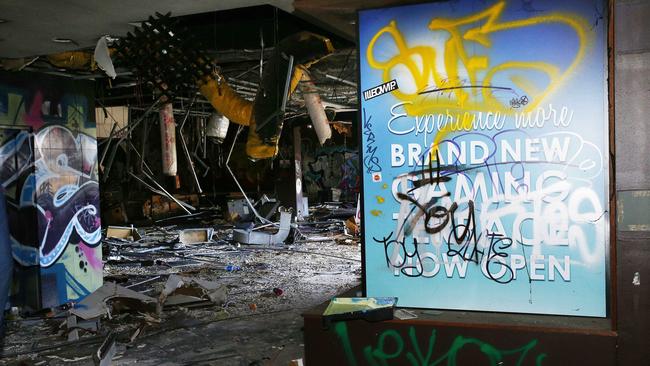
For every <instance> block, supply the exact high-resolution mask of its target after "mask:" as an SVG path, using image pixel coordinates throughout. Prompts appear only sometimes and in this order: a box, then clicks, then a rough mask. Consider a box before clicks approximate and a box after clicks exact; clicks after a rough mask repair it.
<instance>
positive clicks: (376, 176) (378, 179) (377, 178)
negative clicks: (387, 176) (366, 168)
mask: <svg viewBox="0 0 650 366" xmlns="http://www.w3.org/2000/svg"><path fill="white" fill-rule="evenodd" d="M372 181H373V182H375V183H379V182H381V173H379V172H377V173H372Z"/></svg>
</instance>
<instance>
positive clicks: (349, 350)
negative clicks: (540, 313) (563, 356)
mask: <svg viewBox="0 0 650 366" xmlns="http://www.w3.org/2000/svg"><path fill="white" fill-rule="evenodd" d="M334 332H335V333H336V336H337V339H338V341H339V344H340V346H341V348H342V349H343V353H344V354H345V358H346V360H347V364H348V365H349V366H359V365H389V364H391V365H411V366H461V365H469V364H471V365H486V366H487V365H490V366H497V365H513V366H523V365H534V366H542V365H543V361H544V359H545V358H546V354H545V353H540V352H539V347H538V341H537V340H535V339H533V340H530V341H528V342H522V345H521V346H520V347H518V348H514V349H501V348H499V347H497V346H495V345H494V344H492V343H490V342H487V341H484V340H481V339H478V338H473V337H465V336H462V335H457V336H455V337H454V338H453V340H452V342H451V345H449V346H448V347H446V348H443V347H441V346H439V345H437V343H438V337H437V332H436V330H435V329H433V330H431V332H430V333H429V334H427V337H426V338H421V337H418V335H417V333H416V330H415V327H413V326H410V327H408V331H406V332H403V331H400V330H395V329H386V330H384V331H382V332H380V333H379V334H377V335H376V337H375V339H371V340H369V342H368V343H365V344H353V342H352V338H351V337H350V333H349V331H348V326H347V323H346V322H338V323H336V324H335V325H334ZM358 338H360V337H357V339H358ZM358 350H361V352H359V351H358ZM477 351H478V352H477ZM360 355H363V356H362V357H359V356H360ZM470 360H471V361H470Z"/></svg>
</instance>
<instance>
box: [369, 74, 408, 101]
mask: <svg viewBox="0 0 650 366" xmlns="http://www.w3.org/2000/svg"><path fill="white" fill-rule="evenodd" d="M397 89H399V87H398V86H397V80H395V79H393V80H391V81H389V82H387V83H383V84H381V85H379V86H376V87H374V88H370V89H368V90H366V91H364V92H363V99H365V100H370V99H372V98H375V97H378V96H380V95H382V94H386V93H390V92H392V91H393V90H397Z"/></svg>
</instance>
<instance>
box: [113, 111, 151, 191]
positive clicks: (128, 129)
mask: <svg viewBox="0 0 650 366" xmlns="http://www.w3.org/2000/svg"><path fill="white" fill-rule="evenodd" d="M157 105H158V101H155V102H153V104H151V106H150V107H149V108H148V109H147V111H146V112H144V114H142V116H140V118H138V120H137V121H135V122H133V123H129V124H128V125H127V126H126V127H124V128H122V129H120V131H122V130H124V129H127V131H126V133H125V134H124V136H122V137H120V139H119V140H118V141H117V143H115V146H114V147H113V150H112V151H111V157H110V158H109V163H108V165H107V166H106V168H105V169H104V177H103V179H102V180H103V181H104V182H106V181H107V180H108V174H109V173H110V170H111V166H113V160H114V159H115V155H116V154H117V148H118V146H120V144H121V143H122V141H124V140H125V139H126V136H128V135H129V134H130V133H131V131H133V129H135V128H136V127H137V126H138V125H139V124H140V122H142V120H144V119H145V117H146V116H147V113H149V112H150V111H151V110H153V109H154V108H155V107H156V106H157ZM120 131H118V132H120Z"/></svg>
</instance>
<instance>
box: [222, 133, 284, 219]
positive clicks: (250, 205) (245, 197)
mask: <svg viewBox="0 0 650 366" xmlns="http://www.w3.org/2000/svg"><path fill="white" fill-rule="evenodd" d="M242 128H243V126H242V125H239V128H237V133H236V134H235V138H234V139H233V140H232V146H231V147H230V152H229V153H228V158H227V159H226V169H228V172H229V173H230V176H232V179H233V180H234V181H235V184H236V185H237V188H239V191H240V192H241V193H242V194H243V195H244V199H245V200H246V202H247V203H248V207H250V209H251V211H253V213H254V214H255V216H256V217H257V218H258V219H259V220H260V221H261V222H263V223H267V224H273V225H275V224H274V223H273V222H271V221H269V220H267V219H265V218H264V217H262V215H260V214H259V212H257V210H256V209H255V206H253V203H252V202H251V200H250V199H249V198H248V195H247V194H246V192H244V188H242V186H241V185H240V184H239V181H238V180H237V177H235V173H233V172H232V169H230V165H228V163H230V156H231V155H232V151H233V150H234V149H235V143H236V142H237V137H239V133H240V132H241V130H242Z"/></svg>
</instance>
